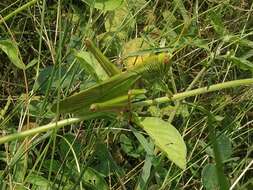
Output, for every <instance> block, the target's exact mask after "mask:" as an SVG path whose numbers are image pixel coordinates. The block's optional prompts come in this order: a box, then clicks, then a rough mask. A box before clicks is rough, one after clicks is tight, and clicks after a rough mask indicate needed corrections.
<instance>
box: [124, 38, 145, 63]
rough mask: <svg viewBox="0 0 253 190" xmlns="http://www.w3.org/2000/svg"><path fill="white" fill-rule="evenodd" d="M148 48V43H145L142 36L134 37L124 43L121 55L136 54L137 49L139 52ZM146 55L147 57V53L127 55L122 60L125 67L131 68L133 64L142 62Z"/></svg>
mask: <svg viewBox="0 0 253 190" xmlns="http://www.w3.org/2000/svg"><path fill="white" fill-rule="evenodd" d="M148 48H149V44H147V43H146V42H145V41H144V40H143V39H142V38H135V39H133V40H130V41H128V42H127V43H126V44H125V45H124V50H123V57H126V56H127V55H128V54H132V53H136V54H138V51H139V52H140V51H143V50H145V49H148ZM147 57H149V54H143V53H140V55H136V56H131V57H128V58H127V59H126V60H125V61H124V64H125V66H126V67H127V68H131V67H133V66H134V65H140V64H142V63H143V61H144V60H145V59H146V58H147Z"/></svg>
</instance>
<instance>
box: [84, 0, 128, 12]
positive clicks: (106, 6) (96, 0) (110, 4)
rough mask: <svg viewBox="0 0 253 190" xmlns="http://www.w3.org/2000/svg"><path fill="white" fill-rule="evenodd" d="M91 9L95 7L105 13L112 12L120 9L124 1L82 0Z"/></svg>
mask: <svg viewBox="0 0 253 190" xmlns="http://www.w3.org/2000/svg"><path fill="white" fill-rule="evenodd" d="M82 1H84V2H85V3H87V4H88V5H89V6H90V7H95V8H97V9H100V10H104V11H111V10H114V9H117V8H118V7H120V5H121V4H122V3H123V0H82Z"/></svg>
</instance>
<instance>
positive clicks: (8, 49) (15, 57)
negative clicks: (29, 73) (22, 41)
mask: <svg viewBox="0 0 253 190" xmlns="http://www.w3.org/2000/svg"><path fill="white" fill-rule="evenodd" d="M0 49H2V50H3V51H4V52H5V53H6V55H7V56H8V57H9V59H10V60H11V62H12V63H13V64H14V65H15V66H16V67H18V68H20V69H25V64H24V63H23V61H22V59H21V58H20V57H19V55H20V53H19V50H18V46H17V45H16V43H15V42H13V41H11V40H0Z"/></svg>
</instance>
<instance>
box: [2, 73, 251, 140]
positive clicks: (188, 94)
mask: <svg viewBox="0 0 253 190" xmlns="http://www.w3.org/2000/svg"><path fill="white" fill-rule="evenodd" d="M249 84H253V78H249V79H241V80H234V81H229V82H224V83H220V84H214V85H211V86H209V87H203V88H198V89H195V90H190V91H187V92H182V93H177V94H174V95H173V96H172V97H161V98H157V99H154V100H146V101H141V102H137V103H133V104H132V105H131V107H139V106H150V105H154V104H160V103H166V102H170V101H175V100H182V99H185V98H187V97H191V96H196V95H199V94H204V93H208V92H213V91H217V90H222V89H225V88H232V87H237V86H243V85H249ZM115 108H116V106H115ZM100 109H101V108H100ZM98 113H99V112H98ZM91 118H94V115H88V116H84V117H78V118H70V119H64V120H61V121H58V122H55V123H49V124H47V125H43V126H41V127H37V128H34V129H30V130H26V131H22V132H19V133H15V134H11V135H6V136H3V137H1V138H0V144H3V143H6V142H9V141H13V140H16V139H22V138H25V137H27V136H31V135H35V134H38V133H42V132H47V131H49V130H52V129H57V128H61V127H64V126H66V125H70V124H73V123H78V122H80V121H83V120H88V119H91Z"/></svg>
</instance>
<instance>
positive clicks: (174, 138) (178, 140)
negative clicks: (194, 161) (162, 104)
mask: <svg viewBox="0 0 253 190" xmlns="http://www.w3.org/2000/svg"><path fill="white" fill-rule="evenodd" d="M140 124H141V126H142V127H143V129H144V130H145V131H146V132H147V133H148V135H149V136H150V137H151V138H152V139H153V140H154V143H155V145H156V146H158V147H159V148H160V149H161V150H162V151H163V152H165V153H166V155H167V157H168V158H169V159H170V160H171V161H172V162H173V163H175V164H176V165H177V166H178V167H180V168H181V169H185V168H186V146H185V143H184V140H183V138H182V136H181V135H180V133H179V132H178V130H177V129H176V128H175V127H173V126H172V125H171V124H170V123H168V122H165V121H163V120H162V119H160V118H158V117H145V118H140Z"/></svg>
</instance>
